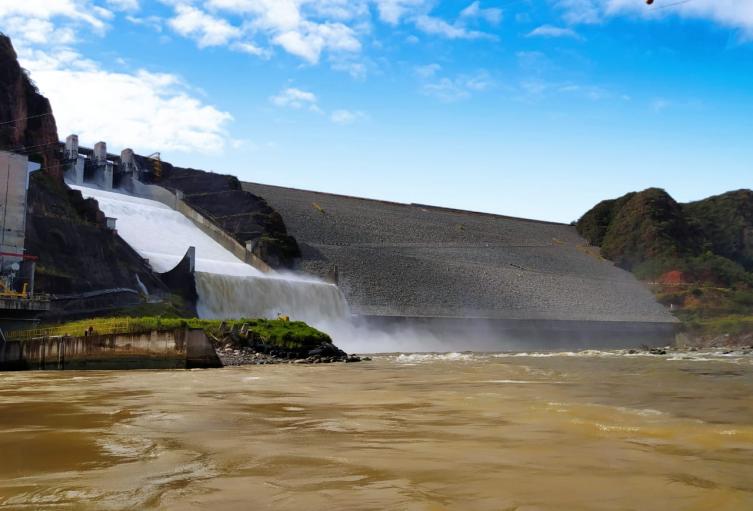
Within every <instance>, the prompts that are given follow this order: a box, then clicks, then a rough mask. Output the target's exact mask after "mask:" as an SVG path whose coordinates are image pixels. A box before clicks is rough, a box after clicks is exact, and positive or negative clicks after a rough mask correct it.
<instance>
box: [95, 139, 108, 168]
mask: <svg viewBox="0 0 753 511" xmlns="http://www.w3.org/2000/svg"><path fill="white" fill-rule="evenodd" d="M106 162H107V144H106V143H105V142H97V143H96V144H94V164H95V165H104V164H105V163H106Z"/></svg>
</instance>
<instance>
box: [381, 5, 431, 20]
mask: <svg viewBox="0 0 753 511" xmlns="http://www.w3.org/2000/svg"><path fill="white" fill-rule="evenodd" d="M375 2H376V5H377V10H378V11H379V18H380V19H381V20H382V21H384V22H385V23H389V24H391V25H397V24H398V23H400V21H401V20H402V19H403V18H404V17H406V16H408V15H412V14H416V13H417V12H420V11H421V10H423V8H425V7H426V5H427V4H428V2H427V1H426V0H375Z"/></svg>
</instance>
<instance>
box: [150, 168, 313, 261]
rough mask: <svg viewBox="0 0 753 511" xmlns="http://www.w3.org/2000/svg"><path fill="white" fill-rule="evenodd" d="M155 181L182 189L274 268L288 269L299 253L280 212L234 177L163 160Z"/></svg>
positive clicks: (193, 204) (196, 205)
mask: <svg viewBox="0 0 753 511" xmlns="http://www.w3.org/2000/svg"><path fill="white" fill-rule="evenodd" d="M141 164H142V166H145V165H147V164H148V163H147V162H146V161H144V160H142V162H141ZM156 184H159V185H160V186H163V187H165V188H167V189H169V190H171V191H181V192H183V198H184V200H185V201H186V203H188V204H189V205H190V206H191V207H193V208H194V209H196V210H198V211H199V212H201V213H202V214H203V215H204V216H206V217H208V218H210V219H211V220H212V221H213V222H214V223H215V224H217V226H219V227H220V228H222V229H223V230H224V231H225V232H227V233H228V234H229V235H230V236H232V237H233V238H235V239H236V240H237V241H238V242H240V243H241V244H243V245H246V244H247V243H251V244H252V245H253V252H254V254H256V255H257V256H258V257H260V258H261V259H262V260H264V261H265V262H266V263H267V264H269V265H270V266H272V267H273V268H278V269H279V268H291V267H292V266H293V263H294V261H295V260H296V258H298V257H300V255H301V253H300V249H299V248H298V243H297V242H296V240H295V238H293V237H292V236H290V235H289V234H288V232H287V228H286V227H285V222H283V220H282V217H281V216H280V214H279V213H278V212H277V211H275V210H274V209H272V208H271V207H270V206H269V204H268V203H267V201H266V200H264V199H263V198H262V197H260V196H258V195H255V194H253V193H250V192H248V191H245V190H243V189H242V188H241V184H240V181H238V178H236V177H235V176H229V175H224V174H215V173H213V172H206V171H203V170H195V169H185V168H180V167H173V166H172V165H170V164H169V163H164V162H163V163H162V178H161V179H160V180H159V181H158V182H156Z"/></svg>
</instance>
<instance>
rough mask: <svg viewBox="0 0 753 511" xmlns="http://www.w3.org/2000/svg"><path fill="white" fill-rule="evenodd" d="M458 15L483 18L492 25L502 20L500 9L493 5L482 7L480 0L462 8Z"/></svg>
mask: <svg viewBox="0 0 753 511" xmlns="http://www.w3.org/2000/svg"><path fill="white" fill-rule="evenodd" d="M460 17H461V18H470V19H473V18H478V19H483V20H486V21H487V22H489V23H491V24H493V25H496V24H497V23H499V22H500V21H502V9H498V8H495V7H488V8H482V7H481V2H479V1H478V0H477V1H475V2H473V3H472V4H470V5H469V6H468V7H466V8H465V9H463V10H462V11H461V12H460Z"/></svg>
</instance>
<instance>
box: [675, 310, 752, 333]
mask: <svg viewBox="0 0 753 511" xmlns="http://www.w3.org/2000/svg"><path fill="white" fill-rule="evenodd" d="M682 316H684V317H682V318H681V319H682V322H683V325H684V327H685V328H686V330H688V331H689V332H691V333H694V334H701V335H725V334H728V335H732V336H736V335H742V334H747V333H749V332H753V316H751V315H742V314H730V315H727V316H719V317H706V318H704V317H699V316H697V315H689V314H685V315H682Z"/></svg>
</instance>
